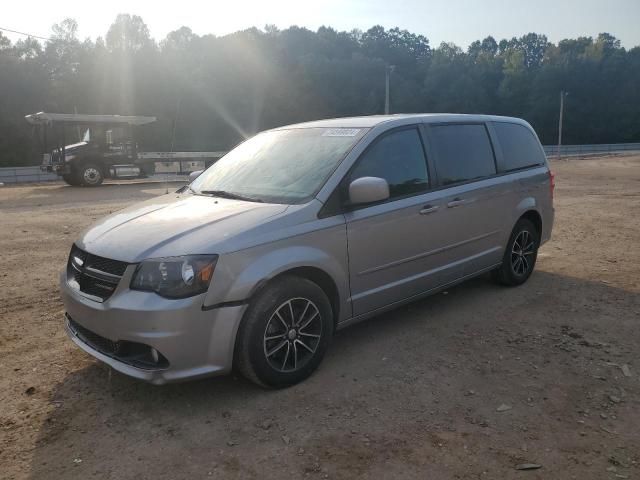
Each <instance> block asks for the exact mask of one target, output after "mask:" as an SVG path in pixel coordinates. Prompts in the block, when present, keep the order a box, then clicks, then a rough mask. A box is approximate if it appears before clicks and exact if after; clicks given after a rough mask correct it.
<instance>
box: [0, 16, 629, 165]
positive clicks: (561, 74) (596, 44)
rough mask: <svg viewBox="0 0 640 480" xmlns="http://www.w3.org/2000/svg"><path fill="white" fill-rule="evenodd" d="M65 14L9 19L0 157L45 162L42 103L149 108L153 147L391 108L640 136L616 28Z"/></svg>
mask: <svg viewBox="0 0 640 480" xmlns="http://www.w3.org/2000/svg"><path fill="white" fill-rule="evenodd" d="M77 30H78V25H77V23H76V22H75V21H74V20H72V19H66V20H64V21H62V22H61V23H59V24H56V25H54V26H53V28H52V35H51V38H50V39H49V40H47V41H38V40H36V39H34V38H33V37H28V38H26V39H24V40H19V41H17V42H15V43H12V42H10V41H9V39H8V38H7V37H6V36H4V35H2V33H1V32H0V166H10V165H28V164H35V163H38V162H39V159H38V158H39V155H38V154H39V153H41V152H39V151H38V145H37V142H36V141H35V140H36V139H35V138H34V132H33V130H32V128H31V127H30V126H28V125H27V124H26V122H25V120H24V115H26V114H29V113H34V112H38V111H46V112H56V113H73V112H74V111H77V112H81V113H100V114H121V115H130V114H137V115H153V116H156V117H158V122H156V123H155V124H153V125H150V126H148V127H143V128H142V129H140V136H139V138H138V141H139V143H140V146H141V148H143V149H146V150H169V149H171V148H173V149H174V150H226V149H229V148H230V147H232V146H233V145H235V144H237V143H238V142H239V141H241V140H242V139H243V138H246V137H247V136H250V135H252V134H254V133H256V132H258V131H260V130H264V129H266V128H270V127H275V126H279V125H283V124H288V123H294V122H301V121H306V120H312V119H318V118H327V117H341V116H351V115H372V114H380V113H383V109H384V95H385V70H386V68H387V66H389V65H393V66H394V69H393V72H392V73H391V76H390V98H391V102H390V104H391V111H392V112H462V113H487V114H497V115H510V116H517V117H521V118H524V119H526V120H527V121H529V122H530V123H531V124H532V125H533V126H534V128H535V129H536V131H537V132H538V135H539V136H540V139H541V141H542V142H543V143H544V144H551V143H555V142H557V123H558V104H559V95H560V91H561V90H564V91H568V92H569V95H568V96H567V97H566V103H565V117H564V118H565V123H564V131H563V143H566V144H571V143H576V144H579V143H615V142H638V141H640V47H634V48H631V49H625V48H623V47H622V46H621V44H620V41H619V40H618V39H616V38H615V37H614V36H612V35H610V34H608V33H601V34H599V35H598V36H597V37H596V38H593V37H580V38H577V39H566V40H562V41H560V42H558V43H557V44H555V43H552V42H549V41H548V39H547V37H546V36H545V35H541V34H536V33H529V34H527V35H524V36H522V37H520V38H512V39H504V40H500V41H497V40H495V39H494V38H493V37H487V38H485V39H483V40H478V41H475V42H473V43H472V44H471V45H470V46H469V47H468V48H467V49H466V51H465V50H463V49H461V48H460V47H458V46H456V45H455V44H453V43H442V44H440V45H439V46H438V47H437V48H434V47H432V46H431V45H430V44H429V40H428V39H427V38H426V37H425V36H423V35H418V34H415V33H411V32H409V31H407V30H401V29H399V28H392V29H385V28H383V27H381V26H374V27H372V28H370V29H369V30H367V31H361V30H352V31H350V32H346V31H336V30H334V29H332V28H330V27H321V28H319V29H318V30H317V31H315V32H314V31H311V30H308V29H306V28H300V27H296V26H292V27H290V28H287V29H285V30H279V29H277V28H276V27H275V26H272V25H267V26H265V27H264V28H263V29H258V28H251V29H248V30H244V31H239V32H236V33H233V34H230V35H225V36H220V37H218V36H215V35H203V36H199V35H196V34H194V33H193V32H192V31H191V30H190V29H189V28H188V27H182V28H179V29H178V30H175V31H173V32H171V33H169V34H168V35H167V36H166V38H164V39H163V40H162V41H160V42H159V43H158V42H156V41H155V40H154V39H152V38H151V36H150V34H149V29H148V28H147V26H146V25H145V23H144V22H143V20H142V19H141V18H140V17H138V16H135V15H127V14H122V15H118V17H117V18H116V20H115V22H114V23H113V24H112V25H111V27H110V28H109V30H108V32H107V33H106V35H105V36H104V37H99V38H97V39H96V40H95V41H92V40H89V39H87V40H80V39H79V38H78V34H77Z"/></svg>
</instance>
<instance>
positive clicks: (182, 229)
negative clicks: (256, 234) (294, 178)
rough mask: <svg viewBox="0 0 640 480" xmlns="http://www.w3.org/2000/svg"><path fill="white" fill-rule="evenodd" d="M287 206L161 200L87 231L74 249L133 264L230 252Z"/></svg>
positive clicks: (216, 200)
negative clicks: (238, 238)
mask: <svg viewBox="0 0 640 480" xmlns="http://www.w3.org/2000/svg"><path fill="white" fill-rule="evenodd" d="M286 209H287V205H279V204H268V203H266V204H265V203H255V202H245V201H240V200H230V199H224V198H217V197H209V196H197V195H180V194H169V195H163V196H160V197H157V198H154V199H152V200H148V201H146V202H143V203H139V204H137V205H134V206H132V207H129V208H126V209H124V210H120V211H119V212H117V213H114V214H112V215H110V216H108V217H106V218H104V219H102V220H100V221H99V222H97V223H95V224H94V225H92V226H91V227H89V228H88V229H87V230H85V232H84V233H83V234H82V236H81V237H80V240H79V241H78V242H76V243H77V245H78V246H79V247H80V248H82V249H83V250H87V251H88V252H90V253H93V254H94V255H99V256H102V257H106V258H111V259H114V260H121V261H124V262H129V263H136V262H139V261H141V260H144V259H147V258H158V257H171V256H177V255H189V254H207V253H218V254H219V253H224V252H225V251H232V250H233V238H234V236H236V235H238V234H241V233H245V232H247V231H248V230H251V229H253V228H255V227H257V226H259V225H260V224H262V223H264V222H265V221H266V220H267V219H268V218H270V217H273V216H275V215H278V214H281V213H283V212H284V211H285V210H286Z"/></svg>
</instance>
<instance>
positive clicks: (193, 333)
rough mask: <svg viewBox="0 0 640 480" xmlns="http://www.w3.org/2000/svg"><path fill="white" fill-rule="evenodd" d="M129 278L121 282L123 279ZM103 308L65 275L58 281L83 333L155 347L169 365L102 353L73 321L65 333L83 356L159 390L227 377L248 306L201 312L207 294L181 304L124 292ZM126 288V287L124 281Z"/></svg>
mask: <svg viewBox="0 0 640 480" xmlns="http://www.w3.org/2000/svg"><path fill="white" fill-rule="evenodd" d="M126 277H127V274H125V277H123V280H125V278H126ZM122 283H125V282H124V281H123V282H121V285H120V286H119V287H118V289H117V290H116V291H115V292H114V294H113V296H112V297H110V298H109V299H107V300H106V301H105V302H103V303H100V302H96V301H94V300H91V299H89V298H86V297H84V296H82V294H79V293H77V292H76V291H75V290H72V289H71V288H70V287H69V286H68V285H67V282H66V274H65V273H63V274H62V275H61V277H60V289H61V293H62V301H63V303H64V306H65V310H66V312H67V316H68V317H70V318H71V319H73V322H74V323H75V324H77V325H79V326H80V327H82V329H84V330H83V331H85V330H86V331H89V332H91V333H93V334H95V335H96V336H99V337H101V338H102V339H104V341H106V342H108V341H111V342H116V343H117V342H133V343H136V344H142V345H146V346H148V347H151V348H154V349H156V350H157V352H159V353H160V354H161V355H162V357H164V358H165V359H166V360H167V361H168V366H166V364H165V365H164V366H158V367H157V368H154V367H153V366H151V367H148V366H145V367H144V368H140V367H138V366H134V365H132V364H131V363H130V362H126V361H123V359H120V358H118V355H109V354H107V353H105V352H104V351H100V350H99V349H98V348H97V347H96V345H95V344H92V343H91V342H88V341H87V338H86V337H84V336H83V335H81V334H78V330H77V329H74V328H73V326H72V324H71V322H70V321H69V318H68V317H67V318H65V329H66V331H67V334H68V335H69V337H70V338H71V339H72V340H73V342H74V343H75V344H76V345H78V346H79V347H80V348H82V349H83V350H84V351H85V352H87V353H89V354H91V355H93V356H94V357H95V358H97V359H98V360H100V361H102V362H104V363H106V364H108V365H110V366H111V367H113V368H114V369H115V370H117V371H119V372H121V373H124V374H125V375H129V376H131V377H135V378H138V379H140V380H144V381H147V382H150V383H153V384H156V385H161V384H165V383H169V382H177V381H181V380H187V379H194V378H200V377H207V376H213V375H220V374H225V373H228V372H229V371H230V370H231V367H232V364H233V348H234V345H235V338H236V332H237V330H238V325H239V324H240V320H241V318H242V315H243V313H244V310H245V308H246V306H245V305H239V306H233V307H224V308H218V309H213V310H208V311H203V310H202V301H203V295H199V296H196V297H192V298H187V299H181V300H168V299H164V298H162V297H160V296H158V295H156V294H154V293H149V292H136V291H131V290H129V289H128V288H123V286H122ZM126 284H127V285H128V282H126Z"/></svg>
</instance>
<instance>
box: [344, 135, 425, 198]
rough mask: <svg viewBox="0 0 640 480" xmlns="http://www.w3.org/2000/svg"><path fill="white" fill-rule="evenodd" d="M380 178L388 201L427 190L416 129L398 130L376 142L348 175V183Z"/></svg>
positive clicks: (422, 156)
mask: <svg viewBox="0 0 640 480" xmlns="http://www.w3.org/2000/svg"><path fill="white" fill-rule="evenodd" d="M361 177H380V178H384V179H385V180H386V181H387V182H388V183H389V195H390V197H391V198H394V197H402V196H406V195H410V194H413V193H417V192H422V191H424V190H426V189H427V188H428V186H429V180H428V174H427V162H426V159H425V156H424V150H423V148H422V142H421V141H420V135H419V134H418V131H417V130H416V129H415V128H411V129H406V130H398V131H395V132H391V133H389V134H387V135H384V136H383V137H382V138H381V139H379V140H377V141H376V142H375V143H374V144H373V146H372V147H371V148H369V150H367V151H366V152H365V153H364V155H363V156H362V157H361V158H360V160H359V161H358V163H357V164H356V166H355V168H354V169H353V171H352V172H351V175H350V179H351V181H353V180H356V179H358V178H361Z"/></svg>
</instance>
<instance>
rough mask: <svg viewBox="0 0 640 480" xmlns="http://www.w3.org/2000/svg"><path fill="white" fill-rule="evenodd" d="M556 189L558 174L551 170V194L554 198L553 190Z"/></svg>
mask: <svg viewBox="0 0 640 480" xmlns="http://www.w3.org/2000/svg"><path fill="white" fill-rule="evenodd" d="M555 188H556V174H555V173H553V172H552V171H551V170H549V193H550V194H551V198H553V190H554V189H555Z"/></svg>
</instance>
